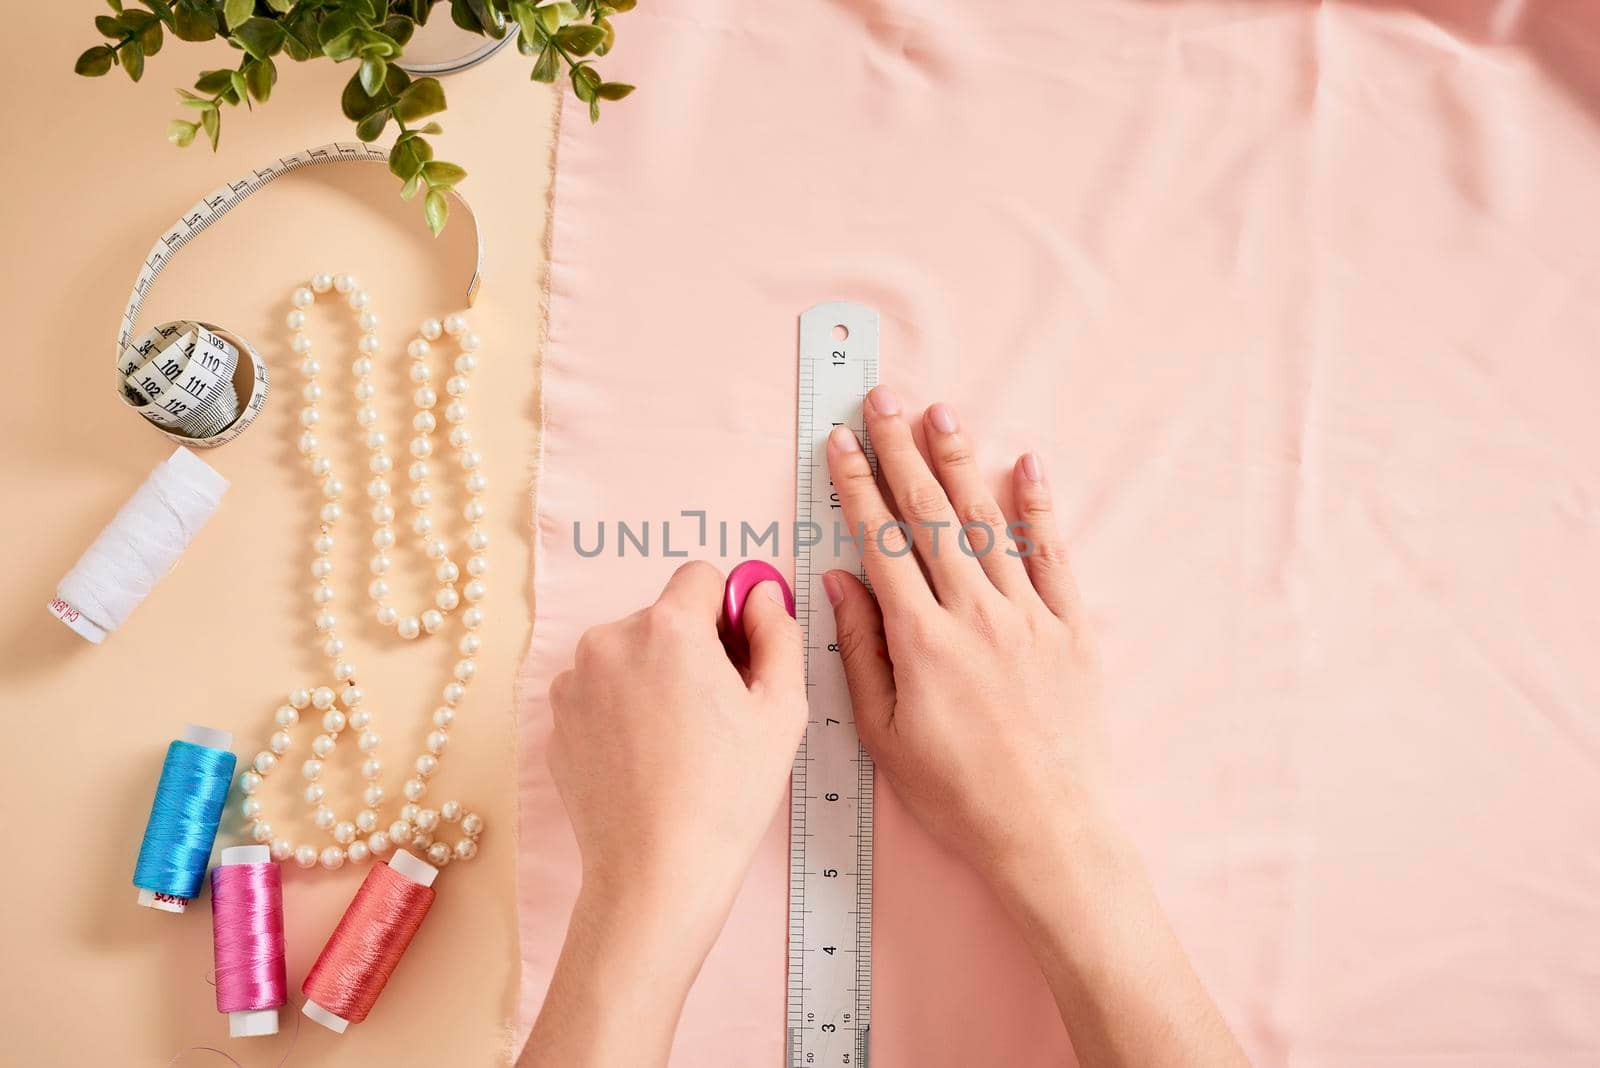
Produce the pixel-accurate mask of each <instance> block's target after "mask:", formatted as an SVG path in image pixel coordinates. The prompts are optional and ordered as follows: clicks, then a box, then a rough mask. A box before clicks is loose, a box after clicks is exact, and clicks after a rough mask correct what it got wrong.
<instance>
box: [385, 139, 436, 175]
mask: <svg viewBox="0 0 1600 1068" xmlns="http://www.w3.org/2000/svg"><path fill="white" fill-rule="evenodd" d="M432 158H433V148H432V147H431V146H430V145H429V144H428V142H426V141H424V140H423V139H422V138H420V137H402V138H401V139H400V140H398V141H396V142H395V143H394V147H393V148H391V149H390V150H389V173H390V174H392V175H394V176H395V177H396V178H400V179H404V180H407V181H409V180H410V179H412V178H415V177H416V176H417V175H419V174H421V173H422V165H423V164H424V163H427V162H428V161H429V160H430V159H432Z"/></svg>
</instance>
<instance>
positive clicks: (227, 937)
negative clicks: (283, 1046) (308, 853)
mask: <svg viewBox="0 0 1600 1068" xmlns="http://www.w3.org/2000/svg"><path fill="white" fill-rule="evenodd" d="M211 934H212V946H213V952H214V953H215V959H216V968H217V1011H218V1012H225V1013H227V1014H228V1035H229V1036H230V1037H232V1038H249V1037H253V1036H257V1035H275V1034H277V1033H278V1010H279V1009H280V1008H282V1007H283V1006H284V1005H285V1004H287V1003H288V1001H289V978H288V975H287V974H286V973H285V968H284V942H283V881H282V876H281V873H280V870H279V868H278V865H277V864H275V863H273V861H272V853H271V851H270V850H268V849H267V847H266V846H259V845H256V846H232V847H231V848H228V849H224V850H223V851H222V857H221V859H220V862H219V863H218V865H217V867H216V868H214V869H213V870H212V872H211Z"/></svg>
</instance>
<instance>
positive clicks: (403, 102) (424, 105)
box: [394, 78, 445, 122]
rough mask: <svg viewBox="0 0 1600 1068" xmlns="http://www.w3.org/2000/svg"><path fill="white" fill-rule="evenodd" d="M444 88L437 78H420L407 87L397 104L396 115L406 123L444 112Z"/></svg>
mask: <svg viewBox="0 0 1600 1068" xmlns="http://www.w3.org/2000/svg"><path fill="white" fill-rule="evenodd" d="M444 108H445V103H444V87H443V86H441V85H440V84H439V79H437V78H419V79H417V80H416V81H414V82H412V83H411V84H410V85H408V86H406V88H405V92H403V93H401V94H400V99H399V100H398V101H397V102H396V103H395V107H394V113H395V114H396V115H398V116H400V117H401V118H402V119H404V120H405V121H406V122H413V121H415V120H417V119H421V118H425V117H427V116H429V115H433V114H435V113H437V112H440V111H443V110H444Z"/></svg>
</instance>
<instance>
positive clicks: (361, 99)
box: [339, 71, 384, 122]
mask: <svg viewBox="0 0 1600 1068" xmlns="http://www.w3.org/2000/svg"><path fill="white" fill-rule="evenodd" d="M383 106H384V105H383V101H382V100H380V99H378V98H376V97H374V96H373V95H372V94H371V93H369V92H367V88H366V86H364V85H362V84H361V74H360V72H359V71H358V72H357V73H355V74H352V75H351V76H350V80H349V81H347V82H345V83H344V92H343V93H341V94H340V96H339V110H340V111H343V112H344V117H345V118H347V119H349V120H350V121H351V122H360V121H361V120H362V119H364V118H366V117H367V116H368V115H371V114H372V113H373V112H374V111H378V110H380V109H382V108H383Z"/></svg>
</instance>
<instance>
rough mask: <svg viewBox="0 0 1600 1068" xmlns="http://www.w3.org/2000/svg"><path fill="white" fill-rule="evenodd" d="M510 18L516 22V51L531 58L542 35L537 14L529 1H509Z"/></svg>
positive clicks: (537, 48) (537, 47)
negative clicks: (517, 31)
mask: <svg viewBox="0 0 1600 1068" xmlns="http://www.w3.org/2000/svg"><path fill="white" fill-rule="evenodd" d="M511 17H512V18H513V19H515V20H516V21H517V29H518V30H520V31H521V32H520V33H518V34H517V51H518V52H521V53H522V54H523V55H525V56H531V55H533V54H534V53H535V52H537V51H538V50H539V43H540V41H542V40H543V34H541V33H540V28H539V13H538V12H537V11H535V10H534V7H533V4H531V3H530V2H529V0H511Z"/></svg>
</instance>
